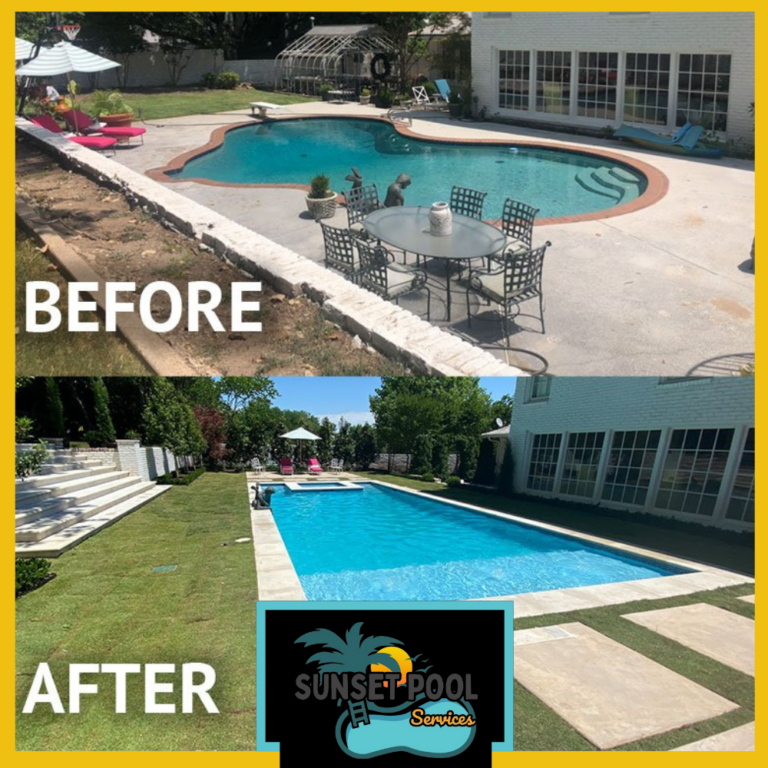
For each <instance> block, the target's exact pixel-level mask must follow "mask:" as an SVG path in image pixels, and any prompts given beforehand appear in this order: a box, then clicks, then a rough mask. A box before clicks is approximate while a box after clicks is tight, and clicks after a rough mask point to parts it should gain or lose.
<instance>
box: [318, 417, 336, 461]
mask: <svg viewBox="0 0 768 768" xmlns="http://www.w3.org/2000/svg"><path fill="white" fill-rule="evenodd" d="M317 434H318V435H319V437H320V442H318V444H317V458H318V461H319V462H320V464H321V465H322V466H324V467H325V466H328V465H329V464H330V463H331V459H333V457H334V456H333V443H334V437H335V434H336V427H335V426H334V424H333V422H332V421H331V420H330V419H329V418H328V417H327V416H326V417H325V418H323V420H322V421H321V422H320V431H319V432H318V433H317Z"/></svg>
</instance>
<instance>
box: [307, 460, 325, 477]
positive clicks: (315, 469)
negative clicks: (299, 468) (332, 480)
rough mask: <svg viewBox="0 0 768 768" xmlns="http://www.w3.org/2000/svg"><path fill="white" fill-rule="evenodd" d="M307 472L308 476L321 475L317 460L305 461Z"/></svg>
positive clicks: (321, 469)
mask: <svg viewBox="0 0 768 768" xmlns="http://www.w3.org/2000/svg"><path fill="white" fill-rule="evenodd" d="M307 471H308V472H309V474H310V475H322V474H323V468H322V467H321V466H320V462H319V461H318V460H317V459H309V460H308V461H307Z"/></svg>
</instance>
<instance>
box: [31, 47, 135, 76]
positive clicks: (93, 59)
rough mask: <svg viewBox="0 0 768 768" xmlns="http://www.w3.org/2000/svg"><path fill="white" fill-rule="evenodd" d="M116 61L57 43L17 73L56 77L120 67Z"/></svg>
mask: <svg viewBox="0 0 768 768" xmlns="http://www.w3.org/2000/svg"><path fill="white" fill-rule="evenodd" d="M119 66H120V64H118V63H117V62H116V61H112V60H111V59H105V58H104V57H103V56H98V55H97V54H95V53H91V52H90V51H86V50H85V48H78V47H77V46H76V45H72V43H66V42H62V43H56V45H54V46H53V48H45V49H41V51H40V53H39V55H38V56H37V57H36V58H34V59H32V60H31V61H28V62H27V63H26V64H24V65H23V66H21V67H19V68H18V69H17V70H16V74H17V75H27V76H28V77H54V76H55V75H66V74H68V73H69V72H103V71H104V70H106V69H114V68H115V67H119Z"/></svg>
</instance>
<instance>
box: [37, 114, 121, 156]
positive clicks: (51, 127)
mask: <svg viewBox="0 0 768 768" xmlns="http://www.w3.org/2000/svg"><path fill="white" fill-rule="evenodd" d="M29 119H30V121H31V122H33V123H34V124H35V125H37V126H39V127H40V128H45V130H46V131H50V132H51V133H56V134H59V135H61V134H63V133H64V131H63V129H62V128H61V126H60V125H59V124H58V123H57V122H56V121H55V120H54V119H53V118H52V117H51V116H50V115H35V116H34V117H30V118H29ZM64 138H66V139H69V141H73V142H74V143H75V144H80V145H81V146H83V147H88V149H111V150H112V151H113V152H114V151H115V144H117V139H110V138H109V137H107V136H65V137H64Z"/></svg>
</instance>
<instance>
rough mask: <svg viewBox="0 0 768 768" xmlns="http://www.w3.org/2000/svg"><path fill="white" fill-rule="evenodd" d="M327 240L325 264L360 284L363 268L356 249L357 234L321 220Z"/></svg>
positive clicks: (324, 236) (325, 240)
mask: <svg viewBox="0 0 768 768" xmlns="http://www.w3.org/2000/svg"><path fill="white" fill-rule="evenodd" d="M320 227H321V228H322V230H323V240H324V242H325V266H326V268H332V269H336V270H338V271H339V272H342V273H343V274H344V276H345V277H347V278H349V279H350V280H352V282H353V283H355V284H356V285H359V284H360V276H361V274H362V269H361V267H360V258H359V256H358V253H357V251H356V250H355V246H354V242H355V236H354V235H353V234H352V232H350V230H348V229H339V228H338V227H329V226H328V225H327V224H323V223H322V222H320Z"/></svg>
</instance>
